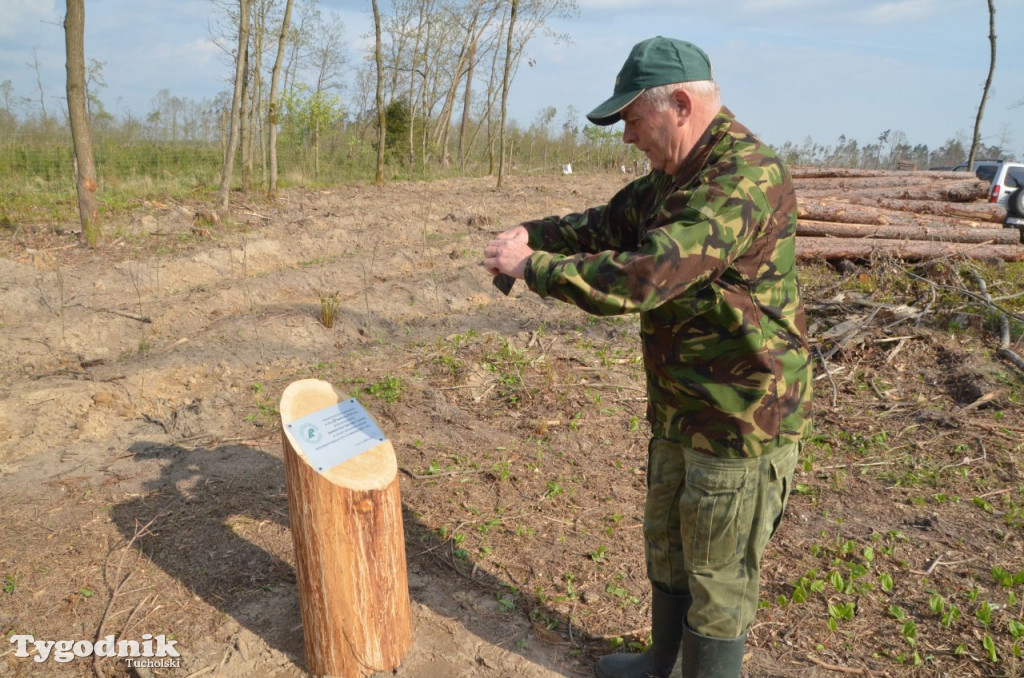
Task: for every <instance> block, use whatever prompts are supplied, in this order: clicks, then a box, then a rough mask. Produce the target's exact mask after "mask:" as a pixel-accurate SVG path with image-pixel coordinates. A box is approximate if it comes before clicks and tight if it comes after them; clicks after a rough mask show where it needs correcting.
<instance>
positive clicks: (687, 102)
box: [672, 88, 693, 117]
mask: <svg viewBox="0 0 1024 678" xmlns="http://www.w3.org/2000/svg"><path fill="white" fill-rule="evenodd" d="M672 97H673V98H674V99H675V102H676V110H677V111H679V114H680V115H681V116H683V117H689V116H690V115H692V114H693V99H692V98H691V97H690V93H689V92H687V91H686V90H685V89H682V88H680V89H677V90H676V91H675V92H673V93H672Z"/></svg>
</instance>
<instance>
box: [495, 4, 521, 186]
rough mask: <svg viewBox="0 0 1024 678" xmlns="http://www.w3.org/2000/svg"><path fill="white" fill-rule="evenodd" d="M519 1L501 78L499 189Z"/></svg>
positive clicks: (510, 25) (512, 16)
mask: <svg viewBox="0 0 1024 678" xmlns="http://www.w3.org/2000/svg"><path fill="white" fill-rule="evenodd" d="M518 10H519V0H512V9H511V10H510V12H509V19H508V43H507V45H506V48H505V69H504V73H503V74H502V78H501V126H500V127H499V128H498V188H501V183H502V179H503V177H504V176H505V118H506V116H507V115H508V88H509V80H510V78H511V75H512V38H513V36H515V28H516V12H517V11H518Z"/></svg>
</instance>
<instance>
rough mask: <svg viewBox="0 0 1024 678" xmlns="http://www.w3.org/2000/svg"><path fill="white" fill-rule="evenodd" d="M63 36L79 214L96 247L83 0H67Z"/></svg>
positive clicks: (91, 244)
mask: <svg viewBox="0 0 1024 678" xmlns="http://www.w3.org/2000/svg"><path fill="white" fill-rule="evenodd" d="M64 39H65V48H66V50H67V95H68V120H69V121H70V123H71V140H72V144H73V145H74V165H75V188H76V190H77V192H78V215H79V218H80V219H81V222H82V239H83V240H85V241H86V242H87V243H88V244H89V247H96V245H98V244H99V242H100V240H101V239H102V237H103V233H102V229H101V227H100V220H99V203H98V201H97V199H96V188H97V185H96V164H95V162H94V161H93V156H92V136H91V135H90V134H89V116H88V114H87V113H86V92H85V1H84V0H67V14H66V15H65V17H64Z"/></svg>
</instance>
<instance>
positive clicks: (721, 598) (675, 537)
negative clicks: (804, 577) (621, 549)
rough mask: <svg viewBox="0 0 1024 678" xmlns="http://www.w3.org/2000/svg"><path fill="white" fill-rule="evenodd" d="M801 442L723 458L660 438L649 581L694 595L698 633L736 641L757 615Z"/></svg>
mask: <svg viewBox="0 0 1024 678" xmlns="http://www.w3.org/2000/svg"><path fill="white" fill-rule="evenodd" d="M799 447H800V446H799V444H798V443H790V444H787V445H781V446H777V447H774V448H771V449H769V450H766V452H765V454H763V455H762V456H760V457H754V458H745V459H719V458H716V457H709V456H708V455H706V454H703V453H701V452H696V451H694V450H691V449H688V448H686V447H684V446H682V445H680V444H679V443H675V442H672V441H670V440H665V439H661V438H655V439H653V440H651V442H650V445H649V447H648V465H647V501H646V504H645V506H644V546H645V555H646V559H647V576H648V577H649V578H650V580H651V582H652V583H653V584H654V585H655V586H658V587H660V588H662V589H663V590H665V591H668V592H670V593H674V594H689V595H691V596H692V597H693V603H692V605H691V606H690V612H689V614H688V616H687V621H688V624H689V626H690V628H691V629H693V630H694V631H696V632H697V633H700V634H703V635H705V636H711V637H714V638H737V637H739V636H740V635H741V634H742V633H743V632H744V631H746V630H747V627H749V626H750V624H751V622H753V620H754V615H755V614H756V612H757V603H758V590H759V583H760V582H759V580H760V577H761V556H762V554H763V553H764V549H765V546H767V544H768V540H769V539H771V537H772V535H773V534H775V530H776V529H777V528H778V526H779V523H780V522H781V520H782V514H783V511H784V510H785V508H786V502H787V500H788V499H789V493H790V486H791V484H792V482H793V472H794V470H795V469H796V464H797V457H798V455H799Z"/></svg>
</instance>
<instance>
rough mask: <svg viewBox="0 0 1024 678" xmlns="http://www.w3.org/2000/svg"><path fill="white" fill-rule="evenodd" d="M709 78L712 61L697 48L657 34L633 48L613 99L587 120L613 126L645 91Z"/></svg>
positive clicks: (623, 66)
mask: <svg viewBox="0 0 1024 678" xmlns="http://www.w3.org/2000/svg"><path fill="white" fill-rule="evenodd" d="M712 79H713V78H712V77H711V59H709V58H708V55H707V54H705V53H704V50H702V49H701V48H700V47H697V45H694V44H693V43H690V42H686V41H684V40H675V39H673V38H663V37H661V36H660V35H659V36H658V37H656V38H649V39H647V40H644V41H643V42H641V43H638V44H637V45H636V46H635V47H633V51H632V52H630V53H629V57H628V58H627V59H626V63H624V64H623V65H622V70H620V71H619V75H618V76H617V77H616V78H615V90H614V92H613V93H612V96H611V97H610V98H609V99H608V100H607V101H605V102H604V103H603V104H601V105H600V106H598V107H597V108H595V109H594V110H592V111H591V112H590V113H587V119H588V120H590V122H592V123H594V124H595V125H612V124H615V123H617V122H618V121H619V120H620V117H619V114H620V113H621V112H622V109H623V108H625V107H626V106H629V105H630V104H631V103H633V102H634V101H635V100H636V98H637V97H638V96H640V95H641V94H642V93H643V91H644V90H645V89H650V88H651V87H658V86H660V85H671V84H673V83H677V82H692V81H694V80H712Z"/></svg>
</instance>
